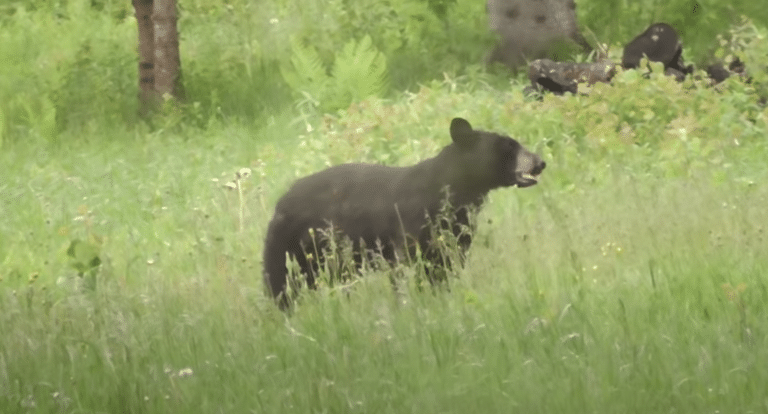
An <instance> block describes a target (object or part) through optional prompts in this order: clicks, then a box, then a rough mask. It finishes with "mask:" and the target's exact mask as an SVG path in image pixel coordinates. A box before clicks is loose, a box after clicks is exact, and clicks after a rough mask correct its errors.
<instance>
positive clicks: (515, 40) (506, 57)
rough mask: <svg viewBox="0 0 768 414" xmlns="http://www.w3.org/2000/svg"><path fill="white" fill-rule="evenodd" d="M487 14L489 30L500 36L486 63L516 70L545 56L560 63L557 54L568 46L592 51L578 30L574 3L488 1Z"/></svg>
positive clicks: (566, 0)
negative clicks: (527, 61)
mask: <svg viewBox="0 0 768 414" xmlns="http://www.w3.org/2000/svg"><path fill="white" fill-rule="evenodd" d="M486 11H487V13H488V25H489V27H490V29H491V30H492V31H494V32H496V33H497V34H498V36H499V44H498V45H497V46H496V48H495V49H494V50H493V51H492V52H491V54H490V56H489V57H488V63H493V62H501V63H503V64H504V65H506V66H507V67H509V68H510V69H512V70H516V69H517V68H518V67H519V66H521V65H523V64H524V63H525V61H526V60H534V59H539V58H544V57H547V56H548V55H552V56H550V57H551V58H553V59H555V60H563V58H565V56H559V55H560V54H561V52H563V51H565V50H566V49H567V47H566V46H567V44H568V43H572V44H575V46H576V48H581V49H582V50H584V51H589V50H591V47H590V46H589V44H588V43H587V41H586V40H585V39H584V37H583V36H582V35H581V32H580V31H579V27H578V24H577V21H576V3H575V1H574V0H487V2H486ZM564 48H565V49H564ZM561 49H563V50H561Z"/></svg>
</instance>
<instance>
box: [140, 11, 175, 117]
mask: <svg viewBox="0 0 768 414" xmlns="http://www.w3.org/2000/svg"><path fill="white" fill-rule="evenodd" d="M133 7H134V9H135V11H136V23H137V26H138V29H139V114H140V115H141V116H143V117H145V116H147V115H149V114H150V113H151V112H152V111H153V110H155V109H157V108H158V107H159V105H160V104H161V103H162V102H163V97H164V96H170V97H172V98H175V99H184V88H183V86H182V83H181V59H180V58H179V36H178V31H177V28H176V19H177V15H176V0H133Z"/></svg>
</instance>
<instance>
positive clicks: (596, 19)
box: [0, 0, 768, 413]
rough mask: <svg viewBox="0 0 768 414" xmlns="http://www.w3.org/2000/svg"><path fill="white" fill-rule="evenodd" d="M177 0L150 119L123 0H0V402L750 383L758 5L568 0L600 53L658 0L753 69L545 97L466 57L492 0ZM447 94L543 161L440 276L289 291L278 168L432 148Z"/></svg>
mask: <svg viewBox="0 0 768 414" xmlns="http://www.w3.org/2000/svg"><path fill="white" fill-rule="evenodd" d="M180 3H181V4H180V7H181V9H182V13H181V21H180V28H181V39H182V40H181V42H182V43H181V52H182V67H183V70H184V80H185V86H186V89H187V92H188V95H189V101H188V102H186V103H184V104H182V105H179V106H174V105H169V106H168V107H167V108H165V111H164V113H162V114H161V115H160V116H158V117H156V118H155V119H153V120H152V121H151V122H145V121H142V120H139V119H137V118H136V116H135V113H136V105H137V103H136V92H137V91H136V88H137V87H136V84H137V81H136V56H135V41H136V39H135V36H136V27H135V21H134V20H133V16H132V10H131V6H130V2H111V1H99V0H93V1H74V0H70V1H35V2H26V1H17V2H10V3H7V4H3V5H0V27H1V28H2V30H0V50H2V51H3V54H4V56H5V57H6V58H5V59H2V60H0V412H3V413H6V412H7V413H15V412H24V413H26V412H45V413H48V412H67V413H68V412H137V413H146V412H184V413H186V412H238V413H239V412H288V411H289V410H290V411H295V412H366V413H368V412H392V413H402V412H445V413H452V412H456V413H465V412H475V411H485V412H509V411H512V412H526V413H538V412H540V413H552V412H579V413H580V412H585V413H586V412H590V413H602V412H606V413H613V412H654V413H655V412H670V413H671V412H675V413H701V412H718V411H719V412H744V413H747V412H765V411H766V410H768V400H766V399H765V395H764V391H765V389H768V372H766V371H765V369H764V363H763V361H765V360H766V358H768V336H766V334H767V333H768V322H766V321H768V313H767V312H766V310H765V307H764V306H763V304H764V303H766V301H768V282H766V275H768V255H766V253H765V252H768V240H767V239H766V238H767V236H766V226H768V210H767V209H766V208H765V206H766V205H768V187H766V186H765V184H764V183H765V182H766V181H768V169H766V162H765V160H766V159H768V140H767V139H766V137H768V108H766V106H765V103H764V102H765V96H767V95H768V93H766V91H768V71H766V68H768V57H767V56H768V41H766V36H768V17H767V16H766V10H765V8H764V7H762V5H759V4H758V2H754V1H751V0H749V1H747V0H744V1H734V2H730V3H727V4H726V2H716V1H710V0H708V1H699V2H697V8H696V10H697V11H696V12H695V13H694V12H693V11H692V10H693V8H694V7H693V5H694V3H693V2H688V1H665V2H661V1H658V2H657V1H652V2H624V1H618V0H613V1H608V0H603V1H598V0H582V1H580V2H579V9H578V13H579V18H580V21H581V23H582V25H583V26H584V27H585V28H586V29H588V30H585V32H587V33H589V32H591V33H593V34H594V37H595V38H596V39H599V40H600V41H601V42H604V43H607V44H609V45H610V46H611V54H612V56H614V57H616V56H618V55H620V52H621V44H623V43H624V42H626V41H627V40H628V39H630V38H631V37H632V36H633V35H634V34H636V33H638V32H639V31H641V30H642V29H643V28H644V27H645V26H646V25H647V24H648V23H651V22H652V21H655V20H666V21H670V22H672V23H675V24H676V25H677V26H678V27H680V28H681V34H682V39H683V41H684V44H685V57H686V59H688V60H691V61H693V62H694V63H697V64H698V65H700V66H701V65H702V64H704V63H706V62H707V61H708V59H710V58H712V57H726V56H729V55H735V56H739V57H740V58H741V59H742V60H743V61H745V62H746V63H747V65H748V66H747V70H748V71H749V73H750V74H751V76H752V80H751V82H749V83H747V82H744V81H742V80H740V79H738V78H731V79H728V80H727V81H726V82H724V83H723V84H722V85H719V86H718V87H717V88H712V87H708V86H706V84H705V81H702V80H696V79H688V80H686V81H685V82H684V83H676V82H674V81H673V80H672V79H670V78H665V77H663V76H661V75H659V73H658V70H657V71H656V72H655V73H653V74H650V75H649V76H643V74H642V73H640V72H636V71H627V72H622V73H619V74H618V75H617V77H616V78H615V79H614V81H613V84H612V85H602V84H601V85H597V86H595V87H593V88H592V89H591V91H590V94H589V96H570V95H569V96H563V97H556V96H545V97H544V99H543V100H542V101H536V100H532V99H529V98H525V97H524V96H523V94H522V92H521V91H522V88H523V86H524V83H523V82H522V81H521V80H520V79H512V80H510V79H509V76H508V75H507V74H505V73H502V71H497V70H496V71H494V70H492V71H491V72H498V73H488V72H487V71H486V70H485V69H483V68H482V65H481V64H480V63H479V62H481V61H482V59H483V56H484V53H485V52H487V50H488V48H490V45H491V43H492V36H491V35H490V34H488V33H487V30H486V26H485V17H484V11H483V2H482V1H468V0H455V1H450V0H446V1H437V0H434V1H418V0H391V1H372V0H371V1H368V0H365V1H343V0H335V1H322V2H320V1H305V2H301V4H300V5H298V3H295V2H293V3H292V2H280V1H276V0H275V1H259V2H249V1H245V0H241V1H229V2H226V3H225V4H223V5H222V3H221V2H214V1H210V0H190V1H187V0H181V1H180ZM741 15H747V16H749V18H750V19H748V20H746V19H742V18H741V17H740V16H741ZM718 34H719V35H721V38H719V39H718V38H717V35H718ZM587 37H588V40H590V41H591V42H593V43H594V40H593V39H592V38H591V37H590V35H588V36H587ZM355 57H363V58H358V59H355ZM656 69H658V68H656ZM298 74H302V76H299V75H298ZM698 74H701V72H699V73H698ZM350 86H353V87H351V88H350ZM356 94H357V95H356ZM457 115H458V116H464V117H466V118H467V119H469V120H470V121H471V122H472V124H473V125H475V126H477V127H478V128H484V129H489V130H496V131H502V132H505V133H508V134H509V135H511V136H513V137H515V138H517V139H519V140H520V141H521V142H522V143H524V144H525V145H526V146H527V147H529V148H531V149H535V150H536V151H537V152H539V153H540V154H542V156H543V157H544V159H545V160H546V161H547V163H548V167H547V170H546V171H545V173H544V175H543V179H542V182H541V183H540V184H539V185H537V186H535V187H532V188H530V189H526V190H525V191H516V190H509V191H499V192H496V193H493V194H492V196H491V198H490V200H489V202H488V204H487V206H486V208H485V209H484V211H483V213H482V216H481V218H482V220H481V225H480V228H479V229H478V233H477V238H476V240H477V242H476V243H475V244H474V245H473V248H472V250H471V253H470V257H469V263H468V265H467V267H466V268H465V269H463V270H460V271H458V272H457V274H456V275H455V278H454V279H453V282H452V289H451V290H450V292H443V291H439V292H419V291H418V290H417V289H415V288H414V287H413V286H412V285H410V286H409V288H408V289H406V290H405V291H404V292H403V297H401V298H399V299H397V300H396V298H395V297H394V296H393V295H392V292H391V289H390V286H389V282H388V279H387V277H386V276H385V275H384V274H383V273H380V272H379V273H377V272H370V273H369V274H367V275H366V277H365V278H362V279H360V281H358V282H357V283H355V284H354V285H353V286H351V287H350V289H349V290H348V292H349V295H345V294H340V291H339V290H338V289H335V288H329V287H321V289H320V290H319V291H318V292H316V293H314V294H310V295H305V296H304V297H303V300H302V301H301V302H300V303H299V306H298V307H297V309H296V312H295V313H294V314H293V315H292V316H291V317H289V318H288V317H285V315H283V314H282V313H280V312H279V311H277V309H276V308H275V307H274V306H273V305H272V303H271V302H270V301H269V300H268V299H267V298H266V297H265V296H264V294H263V286H262V282H261V266H260V261H261V260H260V255H261V247H262V243H263V236H264V230H265V226H266V224H267V220H268V219H269V216H270V214H271V212H272V208H273V206H274V202H275V201H276V199H277V197H279V195H280V194H281V193H282V192H283V191H284V190H285V189H286V187H287V185H289V183H290V182H291V181H293V180H294V179H295V178H296V177H298V176H301V175H304V174H307V173H310V172H313V171H317V170H319V169H321V168H323V167H324V166H326V165H330V164H337V163H341V162H347V161H357V160H364V161H370V162H382V163H387V164H391V165H407V164H410V163H413V162H415V161H417V160H419V159H423V158H425V157H429V156H432V155H434V154H435V153H436V151H438V150H439V148H440V147H441V146H443V145H445V144H447V142H448V139H449V138H448V133H447V128H448V122H449V121H450V119H451V118H452V117H453V116H457ZM244 167H247V168H250V170H251V171H252V175H251V176H250V177H247V178H244V179H242V180H240V181H238V182H237V183H236V184H237V185H235V186H234V189H232V188H231V187H233V186H228V185H227V184H228V183H230V182H231V180H233V179H234V177H235V173H236V172H237V171H238V170H240V169H241V168H244ZM406 272H407V269H406Z"/></svg>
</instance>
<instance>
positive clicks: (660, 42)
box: [621, 23, 693, 79]
mask: <svg viewBox="0 0 768 414" xmlns="http://www.w3.org/2000/svg"><path fill="white" fill-rule="evenodd" d="M682 54H683V44H682V42H680V38H679V37H678V35H677V31H676V30H675V29H674V28H673V27H672V26H670V25H668V24H666V23H654V24H652V25H650V26H648V28H647V29H646V30H645V31H644V32H643V33H641V34H639V35H637V37H635V38H634V39H632V41H631V42H629V43H628V44H627V46H625V47H624V55H623V57H622V59H621V64H622V66H624V68H625V69H634V68H637V67H638V66H640V60H641V59H642V58H643V57H644V56H646V57H647V58H648V60H649V61H651V62H661V63H663V64H664V69H665V70H666V71H667V74H668V75H673V76H675V77H677V78H678V79H679V78H680V77H681V76H682V77H685V75H689V74H691V73H693V66H692V65H688V66H686V65H685V64H684V63H683V57H682ZM670 69H671V70H670Z"/></svg>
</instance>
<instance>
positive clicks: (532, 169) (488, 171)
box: [446, 118, 547, 189]
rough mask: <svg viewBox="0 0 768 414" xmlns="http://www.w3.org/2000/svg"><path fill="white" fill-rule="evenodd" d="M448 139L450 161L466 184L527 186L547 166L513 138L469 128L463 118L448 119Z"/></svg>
mask: <svg viewBox="0 0 768 414" xmlns="http://www.w3.org/2000/svg"><path fill="white" fill-rule="evenodd" d="M451 139H452V140H453V144H452V145H450V146H448V147H447V148H446V150H449V152H448V154H449V156H450V157H451V158H452V160H451V164H452V165H453V166H454V167H455V168H457V169H458V170H460V174H461V176H462V178H461V179H462V180H464V181H465V184H468V185H474V186H477V187H478V188H483V187H485V188H487V189H494V188H498V187H511V186H518V187H529V186H532V185H534V184H536V183H537V182H538V181H539V175H540V174H541V172H542V171H543V170H544V168H545V167H546V166H547V164H546V163H545V162H544V161H543V160H542V159H541V157H539V156H538V155H536V154H534V153H532V152H530V151H528V150H527V149H525V148H524V147H523V146H522V145H520V143H519V142H517V141H515V140H514V139H512V138H510V137H508V136H505V135H501V134H496V133H493V132H486V131H478V130H475V129H472V125H470V124H469V122H467V120H465V119H463V118H454V119H453V121H451ZM467 181H468V182H467Z"/></svg>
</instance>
